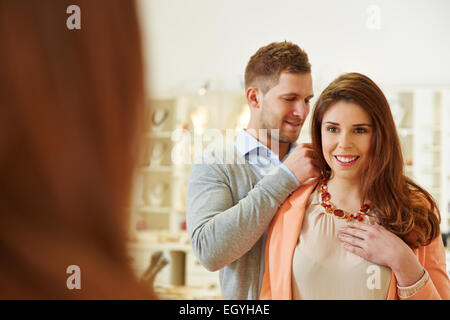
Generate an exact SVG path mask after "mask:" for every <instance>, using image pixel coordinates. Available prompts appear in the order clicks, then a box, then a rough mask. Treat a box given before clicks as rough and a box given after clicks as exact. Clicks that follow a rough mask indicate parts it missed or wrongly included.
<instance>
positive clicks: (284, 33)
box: [129, 0, 450, 299]
mask: <svg viewBox="0 0 450 320" xmlns="http://www.w3.org/2000/svg"><path fill="white" fill-rule="evenodd" d="M139 4H140V14H141V19H142V26H143V31H144V42H145V43H144V45H145V47H146V58H147V78H148V83H149V87H148V101H149V105H151V109H150V111H149V112H148V114H147V118H146V123H147V128H146V131H145V132H144V133H143V137H144V139H145V140H144V146H143V147H144V148H145V150H146V152H144V154H143V156H142V159H141V163H140V166H141V170H140V171H139V173H138V174H137V176H136V183H135V191H134V198H133V199H132V204H131V205H130V208H129V209H130V211H131V213H132V224H131V227H132V230H130V232H131V240H130V243H129V247H130V253H131V256H132V257H133V266H134V268H135V270H136V273H137V274H138V275H141V274H142V273H143V272H144V271H145V270H146V269H147V268H148V266H149V263H150V257H151V256H152V254H155V253H158V252H159V254H160V253H162V255H160V256H159V255H158V256H154V258H155V257H158V259H159V260H158V261H159V263H160V266H159V268H160V271H159V272H158V276H157V278H156V288H157V291H158V292H159V293H160V294H161V296H162V297H167V298H175V299H217V298H220V289H219V280H218V272H209V271H207V270H206V269H204V268H203V267H202V266H201V265H200V264H199V263H198V261H197V260H196V258H195V256H194V254H193V252H192V249H191V245H190V242H189V236H188V235H187V233H186V230H185V229H186V226H185V203H186V199H185V197H186V186H187V179H188V175H189V169H190V164H191V163H192V161H193V159H194V157H195V156H196V155H198V154H199V153H200V152H201V151H202V150H203V149H204V148H205V147H207V146H209V145H217V144H218V143H226V142H232V141H233V139H234V136H235V135H236V133H237V132H239V130H241V129H242V128H244V127H245V126H246V125H247V122H248V119H249V110H248V106H247V104H246V101H245V96H244V88H243V82H244V69H245V66H246V64H247V62H248V59H249V58H250V56H251V55H252V54H253V53H254V52H256V50H257V49H258V48H259V47H261V46H263V45H266V44H268V43H270V42H273V41H284V40H288V41H291V42H294V43H296V44H298V45H299V46H300V47H301V48H302V49H304V50H305V51H306V52H307V53H308V55H309V58H310V61H311V64H312V76H313V81H314V91H315V97H316V98H317V97H318V96H319V95H320V92H321V91H322V90H323V89H324V88H325V86H326V85H328V83H329V82H331V81H332V80H333V79H334V78H335V77H337V76H338V75H339V74H341V73H344V72H351V71H355V72H360V73H363V74H366V75H368V76H369V77H370V78H372V79H373V80H374V81H375V82H376V83H377V84H378V85H379V86H380V87H381V88H382V89H383V91H384V92H385V94H386V96H387V98H388V100H389V101H390V104H391V108H392V112H393V115H394V118H395V122H396V124H397V128H398V132H399V135H400V138H401V141H402V147H403V154H404V159H405V172H406V173H407V174H408V175H409V176H411V177H413V178H414V179H415V180H416V182H418V183H419V184H420V185H422V186H423V187H425V188H426V189H427V190H428V191H429V192H430V193H431V194H432V195H433V196H434V197H435V199H436V200H437V202H438V203H439V208H440V211H441V215H442V226H441V228H442V232H443V233H447V232H449V222H450V59H448V57H450V19H448V14H449V13H450V1H447V0H427V1H425V0H396V1H387V0H384V1H378V0H374V1H367V0H344V1H333V0H318V1H298V0H295V1H294V0H293V1H287V0H281V1H261V0H245V1H242V0H213V1H211V0H192V1H182V0H164V1H163V0H140V1H139ZM314 102H315V101H314V99H313V101H312V103H313V104H314ZM206 129H217V130H216V131H213V134H211V133H210V132H211V131H208V132H209V134H207V135H205V130H206ZM219 137H221V138H219ZM299 141H302V142H304V141H308V142H309V141H310V138H309V124H307V125H305V126H304V128H303V129H302V133H301V135H300V138H299ZM449 256H450V255H449ZM155 259H156V258H155ZM449 264H450V263H447V265H449Z"/></svg>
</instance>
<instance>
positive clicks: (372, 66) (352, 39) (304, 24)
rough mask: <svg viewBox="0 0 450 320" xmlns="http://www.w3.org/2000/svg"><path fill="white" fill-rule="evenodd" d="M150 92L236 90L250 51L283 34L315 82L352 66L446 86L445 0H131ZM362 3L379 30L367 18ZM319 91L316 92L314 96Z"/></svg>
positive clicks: (449, 68)
mask: <svg viewBox="0 0 450 320" xmlns="http://www.w3.org/2000/svg"><path fill="white" fill-rule="evenodd" d="M139 2H140V13H141V17H142V22H143V29H144V30H143V31H144V39H145V43H146V52H147V53H146V57H147V59H148V75H149V84H150V86H151V87H150V88H149V90H151V93H152V95H153V96H169V95H174V94H180V93H187V92H195V91H197V89H198V88H199V87H200V86H201V85H202V84H204V83H205V82H206V81H208V80H210V81H211V86H212V88H211V89H214V90H241V88H242V83H243V74H244V69H245V66H246V64H247V61H248V59H249V57H250V56H251V55H252V54H253V53H254V52H255V51H256V50H257V49H258V48H259V47H261V46H263V45H266V44H268V43H270V42H272V41H283V40H288V41H292V42H295V43H297V44H298V45H299V46H300V47H302V48H303V49H305V51H306V52H307V53H308V55H309V57H310V61H311V63H312V68H313V78H314V81H315V86H316V88H323V86H324V85H325V84H327V83H328V82H329V81H331V80H332V79H333V78H334V77H335V76H336V75H337V74H339V73H342V72H348V71H358V72H361V73H365V74H367V75H368V76H370V77H371V78H372V79H373V80H374V81H375V82H377V83H379V84H380V85H450V1H449V0H343V1H334V0H311V1H303V0H301V1H289V0H278V1H276V0H271V1H268V0H139ZM369 5H377V6H378V7H379V8H380V10H381V15H380V18H381V19H380V22H381V24H380V27H381V28H380V29H379V30H373V29H372V30H371V29H369V28H368V27H367V21H368V19H369V14H368V13H367V8H368V6H369ZM318 94H319V92H316V96H317V95H318Z"/></svg>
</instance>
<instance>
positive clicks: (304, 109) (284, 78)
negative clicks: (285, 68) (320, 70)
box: [260, 72, 313, 143]
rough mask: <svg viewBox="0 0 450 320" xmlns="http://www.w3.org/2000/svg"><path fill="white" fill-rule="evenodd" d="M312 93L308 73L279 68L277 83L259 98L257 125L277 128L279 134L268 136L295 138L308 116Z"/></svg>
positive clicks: (276, 138)
mask: <svg viewBox="0 0 450 320" xmlns="http://www.w3.org/2000/svg"><path fill="white" fill-rule="evenodd" d="M261 95H262V94H261ZM312 97H313V88H312V78H311V74H310V73H287V72H282V73H281V74H280V77H279V81H278V84H277V85H276V86H274V87H272V88H271V89H270V90H269V91H267V92H266V94H265V95H264V96H262V99H261V100H260V101H261V103H260V108H261V110H260V125H261V129H268V132H270V129H279V130H280V131H279V137H273V136H272V137H271V139H273V140H278V141H279V142H280V143H292V142H295V141H297V139H298V136H299V135H300V130H301V128H302V126H303V123H304V122H305V120H306V117H307V116H308V113H309V108H310V106H309V101H310V100H311V98H312Z"/></svg>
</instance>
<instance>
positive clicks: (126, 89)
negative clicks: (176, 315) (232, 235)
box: [0, 0, 152, 299]
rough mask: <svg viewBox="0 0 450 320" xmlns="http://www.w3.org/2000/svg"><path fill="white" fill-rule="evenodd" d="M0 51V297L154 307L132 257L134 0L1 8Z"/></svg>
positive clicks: (137, 53) (138, 74) (136, 81)
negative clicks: (73, 20)
mask: <svg viewBox="0 0 450 320" xmlns="http://www.w3.org/2000/svg"><path fill="white" fill-rule="evenodd" d="M72 4H75V5H78V6H79V7H80V9H81V30H76V29H75V30H69V29H68V28H67V27H66V20H67V18H68V17H69V16H70V14H67V13H66V10H67V8H68V7H69V5H72ZM0 48H1V50H0V177H1V182H0V288H1V289H0V298H8V299H15V298H25V299H27V298H32V299H34V298H46V299H47V298H48V299H60V298H62V299H66V298H69V299H70V298H83V299H91V298H95V299H109V298H118V299H136V298H151V297H152V296H151V292H150V290H148V289H147V288H143V287H141V286H140V284H139V283H138V280H137V279H136V277H135V276H134V274H133V272H132V271H131V268H130V266H129V258H128V254H127V248H126V237H127V231H128V217H127V214H126V211H125V210H126V207H127V205H128V200H129V198H130V186H131V183H132V175H133V171H134V168H135V164H136V158H137V152H138V148H137V146H138V133H139V130H140V121H141V120H140V119H141V115H142V113H143V112H144V110H143V109H144V82H143V81H144V80H143V70H144V68H143V59H142V53H141V38H140V30H139V25H138V19H137V12H136V7H135V3H134V1H130V0H94V1H92V0H84V1H82V0H71V1H64V0H58V1H53V0H26V1H25V0H23V1H22V0H0ZM70 265H77V266H79V267H80V270H81V278H80V279H81V289H79V290H78V289H72V290H70V289H69V288H68V287H67V285H66V280H67V279H68V277H69V276H70V275H71V274H68V273H66V271H67V267H68V266H70Z"/></svg>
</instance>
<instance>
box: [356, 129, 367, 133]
mask: <svg viewBox="0 0 450 320" xmlns="http://www.w3.org/2000/svg"><path fill="white" fill-rule="evenodd" d="M355 132H356V133H365V132H367V130H366V129H364V128H356V129H355Z"/></svg>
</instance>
